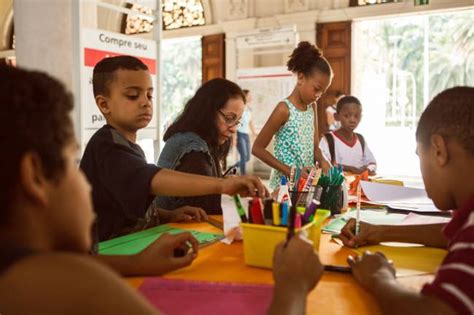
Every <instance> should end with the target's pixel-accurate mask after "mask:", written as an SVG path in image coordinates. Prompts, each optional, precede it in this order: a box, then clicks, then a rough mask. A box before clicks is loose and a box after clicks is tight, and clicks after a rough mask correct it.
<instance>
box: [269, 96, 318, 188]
mask: <svg viewBox="0 0 474 315" xmlns="http://www.w3.org/2000/svg"><path fill="white" fill-rule="evenodd" d="M284 102H285V104H286V106H288V110H289V117H288V121H287V122H286V123H285V124H284V125H283V126H282V127H281V128H280V130H278V132H277V133H276V134H275V142H274V149H273V152H274V155H275V158H277V159H278V160H279V161H280V162H282V163H284V164H286V165H288V166H295V167H299V168H302V167H305V166H314V111H313V108H312V107H311V105H308V106H307V108H306V110H305V111H300V110H299V109H297V108H296V107H295V105H293V103H291V102H290V101H289V100H288V99H285V100H284ZM282 175H283V174H282V173H281V172H279V171H277V170H275V169H272V173H271V175H270V188H271V189H275V188H276V187H278V186H279V185H280V181H281V176H282Z"/></svg>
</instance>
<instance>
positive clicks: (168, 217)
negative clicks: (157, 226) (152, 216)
mask: <svg viewBox="0 0 474 315" xmlns="http://www.w3.org/2000/svg"><path fill="white" fill-rule="evenodd" d="M159 214H160V223H167V222H189V221H197V222H201V221H207V214H206V211H204V210H203V209H201V208H197V207H191V206H184V207H181V208H177V209H174V210H164V209H160V211H159Z"/></svg>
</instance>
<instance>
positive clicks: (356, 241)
mask: <svg viewBox="0 0 474 315" xmlns="http://www.w3.org/2000/svg"><path fill="white" fill-rule="evenodd" d="M355 226H356V220H355V219H353V218H352V219H350V220H349V221H348V222H347V223H346V225H344V227H343V228H342V230H341V233H340V234H339V238H340V239H341V241H342V242H343V243H344V245H345V246H348V247H356V246H363V245H366V244H378V243H379V242H378V241H377V237H376V234H377V233H376V232H377V227H376V226H375V225H372V224H369V223H365V222H359V227H360V230H359V234H358V235H355Z"/></svg>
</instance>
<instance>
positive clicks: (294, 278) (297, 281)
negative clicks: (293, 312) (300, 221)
mask: <svg viewBox="0 0 474 315" xmlns="http://www.w3.org/2000/svg"><path fill="white" fill-rule="evenodd" d="M322 274H323V266H322V265H321V262H320V261H319V257H318V255H317V254H316V253H315V251H314V249H313V245H312V243H311V242H310V241H309V240H307V239H304V240H303V239H301V238H300V237H299V236H295V237H293V238H291V239H290V241H289V242H288V244H287V246H286V248H285V247H284V243H280V244H279V245H278V246H277V247H276V248H275V253H274V255H273V278H274V279H275V286H278V287H280V288H282V289H284V290H285V291H286V292H287V293H288V294H290V293H291V294H293V293H303V294H307V293H308V292H309V291H311V290H312V289H313V288H314V287H315V286H316V283H318V281H319V279H320V278H321V275H322ZM295 291H296V292H295Z"/></svg>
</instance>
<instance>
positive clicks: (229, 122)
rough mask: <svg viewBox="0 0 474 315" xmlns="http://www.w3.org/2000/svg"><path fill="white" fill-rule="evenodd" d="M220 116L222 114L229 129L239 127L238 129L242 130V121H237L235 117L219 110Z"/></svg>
mask: <svg viewBox="0 0 474 315" xmlns="http://www.w3.org/2000/svg"><path fill="white" fill-rule="evenodd" d="M218 112H219V114H221V116H222V118H224V123H225V124H226V125H227V127H234V126H237V128H240V127H241V126H242V123H241V122H240V120H237V119H236V118H235V116H234V115H226V114H224V113H223V112H221V110H220V109H219V110H218Z"/></svg>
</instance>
